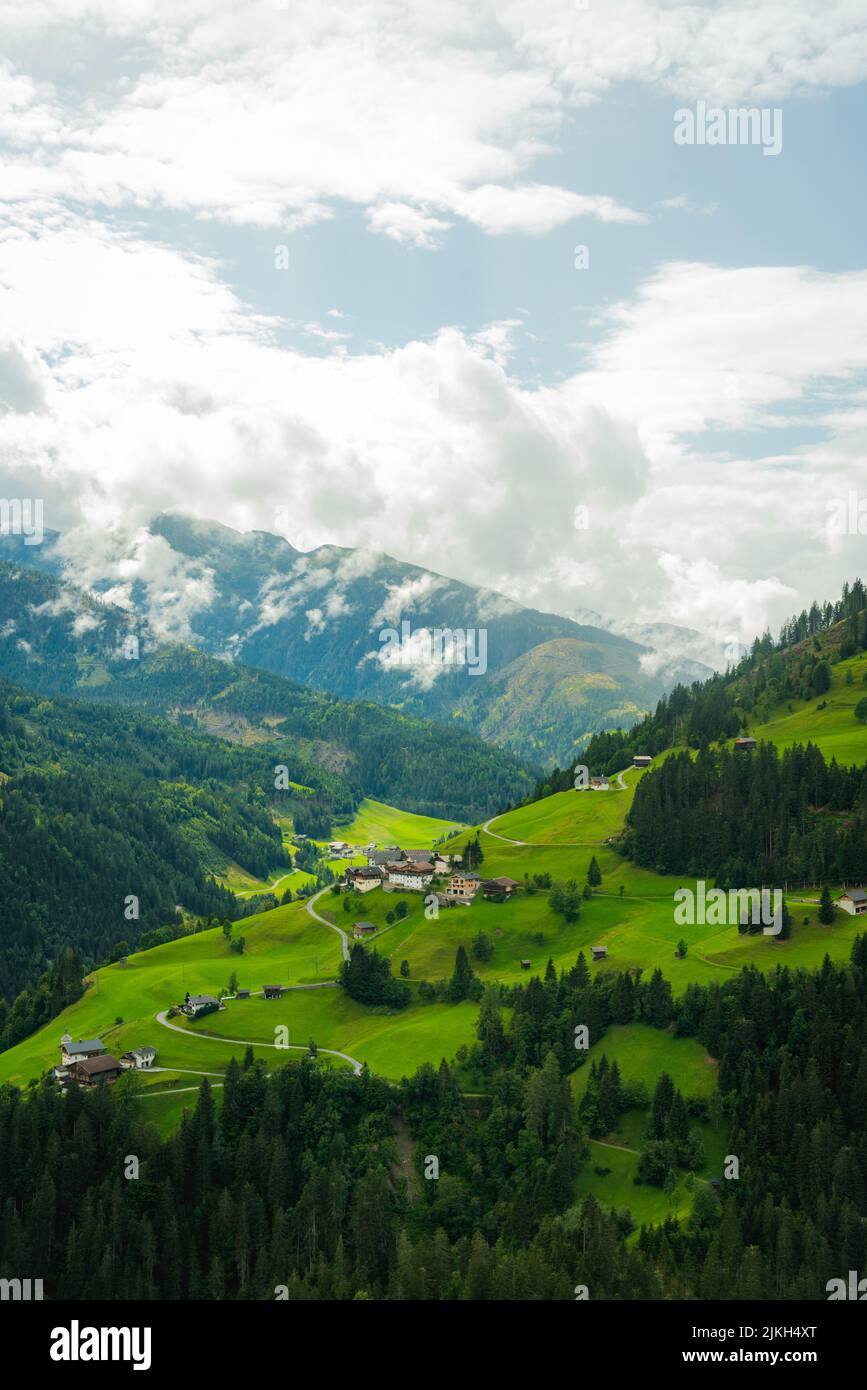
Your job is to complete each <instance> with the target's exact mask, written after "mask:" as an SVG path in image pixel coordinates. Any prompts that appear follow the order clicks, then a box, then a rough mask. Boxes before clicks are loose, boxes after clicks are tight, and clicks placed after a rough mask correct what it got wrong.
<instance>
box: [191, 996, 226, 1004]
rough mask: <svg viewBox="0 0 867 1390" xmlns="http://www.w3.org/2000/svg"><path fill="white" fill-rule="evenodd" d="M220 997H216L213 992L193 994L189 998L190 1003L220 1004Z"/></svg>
mask: <svg viewBox="0 0 867 1390" xmlns="http://www.w3.org/2000/svg"><path fill="white" fill-rule="evenodd" d="M219 1002H220V1001H219V999H215V998H214V996H213V994H191V995H190V997H189V999H188V1000H187V1003H188V1004H219Z"/></svg>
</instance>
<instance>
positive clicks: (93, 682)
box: [0, 563, 533, 834]
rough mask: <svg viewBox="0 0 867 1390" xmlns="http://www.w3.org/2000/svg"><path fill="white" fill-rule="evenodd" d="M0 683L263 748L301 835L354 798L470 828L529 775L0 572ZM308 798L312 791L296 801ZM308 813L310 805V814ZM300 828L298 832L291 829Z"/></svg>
mask: <svg viewBox="0 0 867 1390" xmlns="http://www.w3.org/2000/svg"><path fill="white" fill-rule="evenodd" d="M0 674H2V675H4V676H5V677H6V678H7V679H9V680H12V681H15V682H16V683H17V684H19V685H21V686H23V687H26V688H27V689H30V690H35V691H40V692H43V693H46V694H50V695H61V696H74V697H76V698H77V699H81V700H90V701H97V702H100V703H108V704H118V705H123V706H127V707H138V708H141V709H144V710H147V711H149V712H151V713H153V714H164V715H168V716H169V717H171V718H172V719H173V720H175V721H176V722H179V723H182V724H184V725H186V726H187V727H189V728H191V729H195V730H197V731H199V732H201V733H208V734H211V735H218V736H219V737H220V738H221V739H225V740H230V741H233V742H236V743H241V744H244V745H246V746H256V745H263V757H264V746H265V745H267V756H268V757H269V758H270V760H271V777H270V780H271V782H272V783H273V768H274V766H275V765H276V764H278V763H279V764H285V765H286V766H287V767H288V769H289V774H288V775H289V779H290V781H291V783H293V784H297V788H298V790H296V792H295V793H294V794H292V795H290V796H289V797H288V798H287V803H286V806H285V809H286V810H287V811H288V812H290V813H291V814H293V815H294V816H295V819H296V826H298V818H299V816H301V815H303V816H305V817H306V822H305V824H304V826H303V829H304V830H305V831H306V832H307V833H313V834H327V833H328V827H329V825H330V822H331V818H332V817H333V816H335V815H338V814H339V815H345V814H348V813H351V811H352V810H353V809H354V808H355V806H356V805H357V804H358V802H359V801H360V800H361V798H362V797H363V796H371V797H374V798H376V799H377V800H381V801H387V802H390V803H392V804H395V805H399V806H401V807H402V808H403V809H405V810H408V811H417V812H418V813H420V814H423V815H431V816H440V817H442V818H443V819H447V820H462V821H467V822H475V821H478V820H481V819H484V818H485V817H486V816H489V815H490V814H491V813H492V812H493V811H496V810H500V809H502V807H503V806H504V805H508V804H511V803H513V802H515V801H520V800H521V799H522V798H523V797H524V796H525V795H527V794H528V793H529V791H530V790H531V788H532V784H533V773H532V770H531V769H529V768H526V767H524V766H523V765H522V764H521V763H520V762H519V761H518V759H517V758H515V757H513V756H511V755H510V754H509V753H504V752H502V751H501V750H499V749H495V748H492V747H491V746H490V745H489V744H486V743H485V742H483V741H482V740H481V739H480V738H478V737H477V736H476V735H475V734H473V733H472V732H471V731H470V730H469V729H468V728H467V727H466V726H465V725H461V724H453V725H450V726H445V725H441V724H437V723H435V722H434V721H432V720H429V719H423V718H419V717H416V716H414V715H411V714H408V713H406V712H404V711H402V710H397V709H386V708H381V707H380V706H378V705H376V704H373V703H370V702H365V701H361V700H341V699H338V698H337V697H336V696H333V695H329V694H326V693H324V692H321V691H317V690H310V689H308V688H306V687H305V686H303V685H301V684H299V683H298V682H297V681H293V680H288V679H286V678H285V677H281V676H276V675H273V674H271V673H270V672H267V671H259V670H256V669H255V668H252V667H248V666H245V665H243V664H242V663H240V662H234V663H233V662H230V661H227V660H226V659H225V658H218V657H216V656H211V655H208V654H207V653H206V652H202V651H200V650H198V649H196V648H195V647H191V646H185V645H183V644H181V643H178V642H167V641H163V640H161V639H160V638H159V636H158V635H157V634H156V633H155V632H154V630H153V629H152V627H151V625H150V623H149V622H148V621H147V620H146V619H144V618H141V617H139V616H138V615H136V614H135V613H129V612H125V611H124V610H122V609H120V608H117V607H116V606H114V605H113V604H110V603H107V602H105V601H104V600H102V599H100V598H99V597H94V596H93V595H88V594H85V593H83V592H82V591H81V590H78V589H75V588H73V587H72V586H70V585H67V584H64V583H62V582H61V581H59V580H57V579H56V578H54V577H53V576H51V575H49V574H47V573H42V572H40V571H38V570H34V569H25V568H21V567H18V566H15V565H9V564H3V563H0ZM305 789H307V790H306V791H305ZM311 802H312V805H311ZM298 828H301V827H300V826H299V827H298Z"/></svg>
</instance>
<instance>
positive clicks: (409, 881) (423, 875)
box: [385, 860, 434, 888]
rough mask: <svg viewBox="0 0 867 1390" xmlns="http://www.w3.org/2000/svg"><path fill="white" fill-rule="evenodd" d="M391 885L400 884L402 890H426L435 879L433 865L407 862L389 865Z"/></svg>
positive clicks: (387, 869)
mask: <svg viewBox="0 0 867 1390" xmlns="http://www.w3.org/2000/svg"><path fill="white" fill-rule="evenodd" d="M385 871H386V873H387V874H388V881H389V883H396V884H399V885H400V887H401V888H426V887H427V885H428V884H429V883H430V881H431V879H432V878H433V872H434V871H433V864H427V863H420V864H414V863H411V862H410V861H408V860H405V861H404V862H403V863H401V864H387V865H386V870H385Z"/></svg>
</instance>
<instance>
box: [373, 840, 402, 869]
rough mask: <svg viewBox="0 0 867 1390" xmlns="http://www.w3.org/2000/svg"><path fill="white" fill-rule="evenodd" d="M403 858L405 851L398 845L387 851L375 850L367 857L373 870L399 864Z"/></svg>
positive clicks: (390, 846)
mask: <svg viewBox="0 0 867 1390" xmlns="http://www.w3.org/2000/svg"><path fill="white" fill-rule="evenodd" d="M402 858H403V850H402V849H400V848H399V847H398V846H397V845H389V846H388V847H387V849H375V850H373V851H371V853H370V854H368V856H367V863H368V865H369V867H370V868H372V869H384V868H385V866H386V864H399V863H400V862H401V860H402Z"/></svg>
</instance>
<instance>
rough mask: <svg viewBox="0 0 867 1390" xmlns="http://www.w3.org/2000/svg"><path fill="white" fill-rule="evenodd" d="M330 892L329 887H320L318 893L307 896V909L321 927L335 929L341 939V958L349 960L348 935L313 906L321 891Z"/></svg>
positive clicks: (320, 895)
mask: <svg viewBox="0 0 867 1390" xmlns="http://www.w3.org/2000/svg"><path fill="white" fill-rule="evenodd" d="M330 892H331V889H330V888H320V890H319V892H318V893H314V894H313V897H312V898H308V900H307V911H308V912H309V913H310V916H311V917H315V918H316V921H317V922H321V923H322V925H323V927H330V928H331V930H332V931H336V932H337V935H338V936H339V937H340V941H341V944H342V946H343V959H344V960H349V937H348V936H347V935H346V932H345V931H344V930H343V928H342V927H336V926H335V925H334V923H333V922H329V920H328V918H327V917H322V916H321V915H320V914H319V913H318V912H317V911H316V908H315V907H314V906H313V904H314V903H317V902H318V901H319V899H320V898H321V897H322V895H323V893H330Z"/></svg>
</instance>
